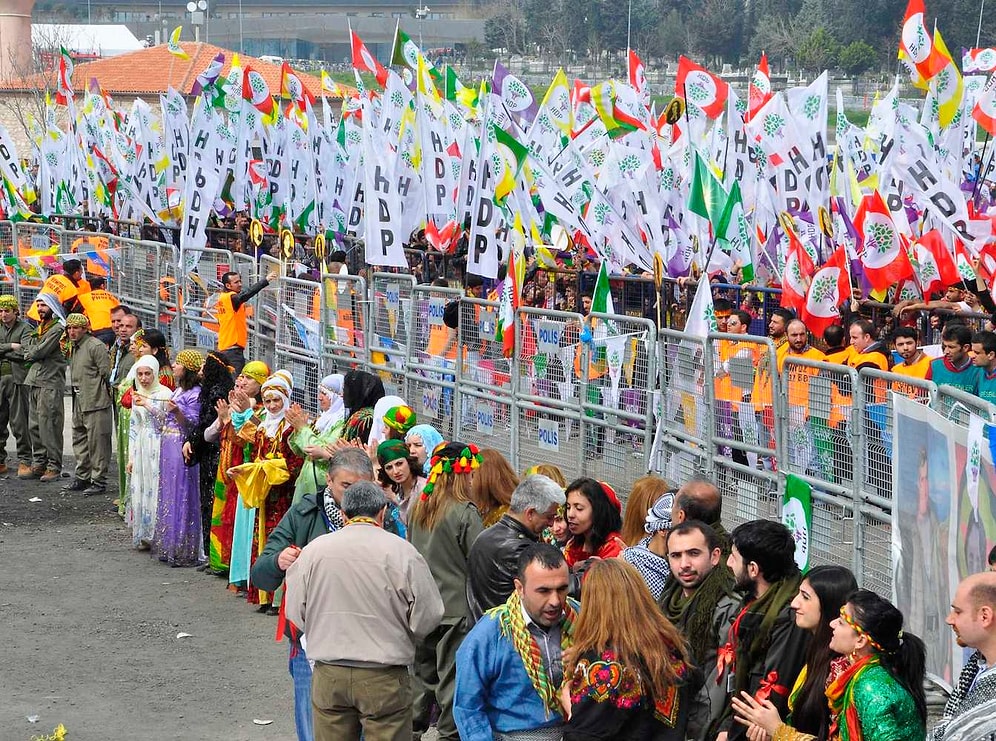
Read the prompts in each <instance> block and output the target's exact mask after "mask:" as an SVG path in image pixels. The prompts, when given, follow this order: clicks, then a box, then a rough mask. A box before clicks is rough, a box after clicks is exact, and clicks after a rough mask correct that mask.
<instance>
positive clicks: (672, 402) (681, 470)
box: [650, 329, 713, 481]
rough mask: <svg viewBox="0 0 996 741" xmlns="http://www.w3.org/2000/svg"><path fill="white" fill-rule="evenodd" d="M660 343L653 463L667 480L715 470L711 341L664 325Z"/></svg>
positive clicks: (681, 478) (659, 336) (683, 478)
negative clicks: (707, 365) (708, 358)
mask: <svg viewBox="0 0 996 741" xmlns="http://www.w3.org/2000/svg"><path fill="white" fill-rule="evenodd" d="M657 347H658V360H657V362H658V366H657V367H658V374H657V375H658V384H659V388H660V397H659V398H660V400H659V403H658V405H657V409H656V410H655V414H656V415H657V429H656V431H655V440H654V451H653V455H652V456H651V461H650V468H651V470H654V471H657V472H658V473H659V474H660V475H661V476H663V477H664V478H665V479H667V480H669V481H687V480H688V479H690V478H691V477H692V476H693V475H695V474H703V473H704V474H707V475H711V474H712V470H713V468H712V457H713V456H712V452H711V443H710V442H709V435H710V430H711V427H712V424H711V415H712V399H713V388H712V378H711V377H708V378H707V377H706V370H705V363H706V355H707V353H711V352H712V349H711V346H707V343H706V341H705V340H703V339H702V338H699V337H691V336H688V335H685V334H684V333H682V332H678V331H676V330H673V329H664V330H661V331H660V333H659V334H658V341H657Z"/></svg>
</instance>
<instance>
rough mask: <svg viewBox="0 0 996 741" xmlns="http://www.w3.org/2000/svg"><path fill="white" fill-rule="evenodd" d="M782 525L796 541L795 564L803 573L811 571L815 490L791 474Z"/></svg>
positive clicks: (783, 503) (787, 481) (783, 499)
mask: <svg viewBox="0 0 996 741" xmlns="http://www.w3.org/2000/svg"><path fill="white" fill-rule="evenodd" d="M782 524H784V525H785V527H787V528H788V529H789V532H791V533H792V539H793V540H795V563H796V565H797V566H798V567H799V568H800V569H801V570H802V573H804V574H805V573H806V572H807V571H809V551H810V533H811V532H812V528H813V489H812V487H811V486H810V485H809V484H807V483H806V482H805V481H803V480H802V479H800V478H799V477H798V476H795V475H793V474H791V473H790V474H789V475H788V477H787V479H786V482H785V496H784V497H783V498H782Z"/></svg>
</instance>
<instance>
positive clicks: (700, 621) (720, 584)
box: [659, 520, 740, 741]
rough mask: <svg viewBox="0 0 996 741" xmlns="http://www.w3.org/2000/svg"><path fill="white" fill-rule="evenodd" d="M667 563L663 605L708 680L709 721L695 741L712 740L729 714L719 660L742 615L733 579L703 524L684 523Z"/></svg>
mask: <svg viewBox="0 0 996 741" xmlns="http://www.w3.org/2000/svg"><path fill="white" fill-rule="evenodd" d="M667 557H668V562H669V563H670V565H671V576H669V577H668V580H667V582H666V583H665V584H664V593H663V594H662V595H661V598H660V600H659V604H660V606H661V610H662V611H663V613H664V615H665V616H666V617H667V618H668V620H670V621H671V622H672V623H674V624H675V625H676V626H677V627H678V629H679V630H680V631H681V633H682V635H684V636H685V638H686V639H687V641H688V652H689V656H690V658H691V660H692V662H693V663H694V664H695V665H696V666H697V667H699V669H701V670H702V674H703V676H704V677H705V689H706V692H707V693H708V695H709V721H708V723H706V724H705V727H704V728H703V731H704V733H703V734H702V735H700V736H698V737H697V739H699V740H700V741H704V740H705V739H714V738H715V737H716V732H717V730H716V726H717V725H718V724H719V721H720V719H721V718H722V716H723V713H724V711H725V710H726V685H725V684H723V683H721V682H717V681H716V679H717V677H716V655H717V652H718V649H719V646H720V645H722V644H723V643H725V641H726V635H727V632H728V631H729V628H730V624H731V623H732V622H733V618H734V617H736V614H737V612H738V610H739V609H740V598H739V597H738V596H737V595H736V594H735V593H734V590H733V574H732V573H731V572H730V568H729V566H727V565H726V564H725V563H723V556H722V550H721V548H720V539H719V536H718V535H717V534H716V531H715V530H713V529H712V528H711V527H709V526H708V525H706V524H705V523H704V522H700V521H699V520H686V521H684V522H682V523H681V524H680V525H678V526H677V527H675V528H674V529H672V530H671V532H670V533H669V534H668V536H667Z"/></svg>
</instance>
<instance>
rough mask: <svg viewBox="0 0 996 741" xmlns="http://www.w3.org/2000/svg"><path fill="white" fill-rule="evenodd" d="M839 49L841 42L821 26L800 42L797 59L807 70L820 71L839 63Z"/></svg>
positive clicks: (796, 54) (796, 53)
mask: <svg viewBox="0 0 996 741" xmlns="http://www.w3.org/2000/svg"><path fill="white" fill-rule="evenodd" d="M839 51H840V44H838V43H837V40H836V39H835V38H834V37H833V36H831V35H830V33H829V32H828V31H827V30H826V29H825V28H823V27H822V26H821V27H820V28H817V29H816V30H815V31H813V32H812V33H810V34H809V36H807V37H806V38H805V39H803V41H802V43H800V44H799V48H798V49H796V52H795V59H796V62H797V63H798V65H799V66H800V67H801V68H802V69H804V70H806V71H807V72H820V71H822V70H825V69H829V68H831V67H833V66H834V65H835V64H836V63H837V54H838V52H839Z"/></svg>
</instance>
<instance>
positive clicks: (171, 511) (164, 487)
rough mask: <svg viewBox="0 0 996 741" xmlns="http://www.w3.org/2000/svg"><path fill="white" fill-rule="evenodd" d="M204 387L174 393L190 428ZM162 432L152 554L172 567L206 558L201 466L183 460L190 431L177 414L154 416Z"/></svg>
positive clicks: (196, 414) (193, 563)
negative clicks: (185, 462) (186, 439)
mask: <svg viewBox="0 0 996 741" xmlns="http://www.w3.org/2000/svg"><path fill="white" fill-rule="evenodd" d="M200 392H201V389H200V386H194V387H193V388H192V389H189V390H187V391H184V390H183V389H182V388H178V389H177V390H176V391H174V392H173V398H172V401H173V403H174V404H176V406H177V408H178V409H179V410H180V411H181V412H182V413H183V416H184V418H185V419H186V424H187V426H188V427H193V426H194V425H196V424H197V419H198V417H199V416H200V411H201V404H200ZM153 420H154V422H155V425H156V429H158V430H159V431H160V434H161V435H162V446H161V448H160V454H159V462H160V465H159V503H158V508H157V510H156V530H155V535H154V537H153V539H152V555H153V556H155V557H157V558H158V559H159V560H160V561H165V562H166V563H168V564H169V565H170V566H196V565H197V564H198V563H201V562H203V561H204V539H203V536H202V534H201V489H200V478H199V473H200V469H199V467H198V466H187V465H186V464H184V462H183V441H184V437H185V434H186V431H185V430H184V429H183V428H182V427H181V425H180V422H179V420H178V419H177V416H176V414H175V413H172V412H171V413H169V414H165V415H163V414H159V415H153Z"/></svg>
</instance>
